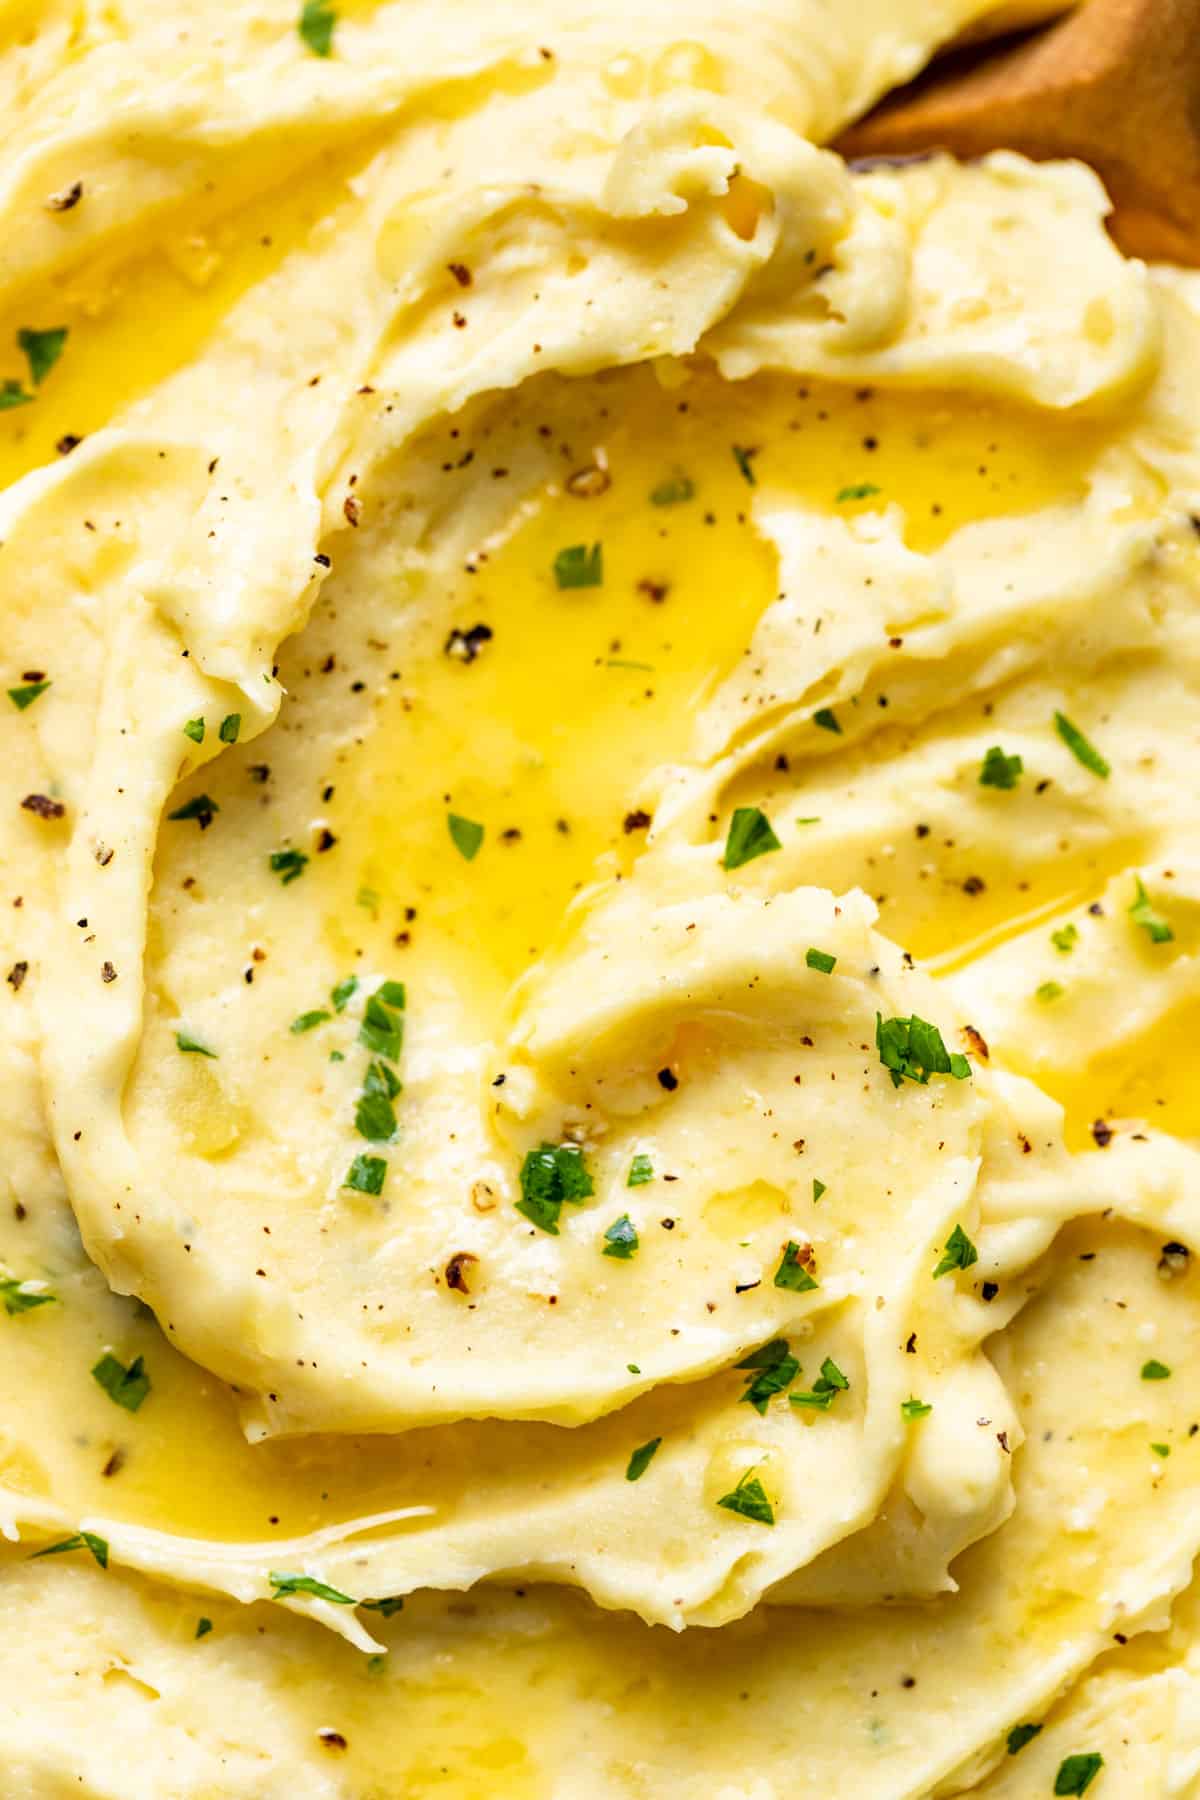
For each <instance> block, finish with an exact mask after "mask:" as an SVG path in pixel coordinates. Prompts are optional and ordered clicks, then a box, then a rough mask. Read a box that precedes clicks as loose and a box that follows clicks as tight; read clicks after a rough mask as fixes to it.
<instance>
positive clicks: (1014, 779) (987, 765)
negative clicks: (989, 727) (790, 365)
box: [979, 744, 1025, 789]
mask: <svg viewBox="0 0 1200 1800" xmlns="http://www.w3.org/2000/svg"><path fill="white" fill-rule="evenodd" d="M1024 769H1025V764H1024V763H1023V762H1022V761H1021V758H1020V757H1019V756H1005V754H1004V752H1003V750H1002V749H1001V748H1000V746H999V744H993V745H992V747H991V749H990V750H989V751H988V752H987V754H986V755H985V756H984V759H983V767H982V768H981V769H980V771H979V785H980V787H994V788H1006V789H1007V788H1015V787H1016V785H1017V783H1018V781H1019V780H1020V779H1021V776H1022V774H1023V772H1024Z"/></svg>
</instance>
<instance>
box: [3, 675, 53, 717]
mask: <svg viewBox="0 0 1200 1800" xmlns="http://www.w3.org/2000/svg"><path fill="white" fill-rule="evenodd" d="M49 686H50V683H49V682H48V681H31V682H29V683H28V684H27V685H26V686H25V687H15V688H9V690H8V697H9V699H10V700H11V701H12V703H13V705H14V706H15V707H16V709H17V711H18V712H24V711H25V709H26V707H28V706H32V705H33V703H34V701H35V700H39V699H40V698H41V696H42V695H43V694H44V693H45V691H46V689H47V688H48V687H49Z"/></svg>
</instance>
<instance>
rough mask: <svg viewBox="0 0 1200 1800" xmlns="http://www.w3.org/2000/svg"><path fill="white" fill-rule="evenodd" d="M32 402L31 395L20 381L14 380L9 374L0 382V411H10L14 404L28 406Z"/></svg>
mask: <svg viewBox="0 0 1200 1800" xmlns="http://www.w3.org/2000/svg"><path fill="white" fill-rule="evenodd" d="M32 403H33V395H32V394H27V393H26V392H25V389H24V388H23V387H22V386H21V384H20V382H19V381H14V380H13V378H12V376H11V375H10V376H9V377H8V379H7V380H5V381H2V382H0V412H10V411H11V410H12V408H13V407H14V406H30V405H32Z"/></svg>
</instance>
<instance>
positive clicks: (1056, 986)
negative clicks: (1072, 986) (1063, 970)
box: [1034, 981, 1067, 1006]
mask: <svg viewBox="0 0 1200 1800" xmlns="http://www.w3.org/2000/svg"><path fill="white" fill-rule="evenodd" d="M1066 991H1067V990H1066V988H1065V987H1063V985H1062V983H1061V982H1059V981H1043V982H1042V984H1041V986H1040V987H1039V988H1038V989H1037V990H1036V992H1035V994H1034V998H1035V999H1036V1000H1040V1001H1041V1002H1042V1004H1043V1006H1045V1005H1048V1004H1049V1002H1050V1001H1051V1000H1061V999H1062V997H1063V995H1064V994H1065V993H1066Z"/></svg>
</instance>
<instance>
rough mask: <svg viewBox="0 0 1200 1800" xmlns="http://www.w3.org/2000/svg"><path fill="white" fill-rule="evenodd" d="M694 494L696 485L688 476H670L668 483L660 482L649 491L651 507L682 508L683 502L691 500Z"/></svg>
mask: <svg viewBox="0 0 1200 1800" xmlns="http://www.w3.org/2000/svg"><path fill="white" fill-rule="evenodd" d="M695 492H696V484H695V482H694V481H692V479H691V477H690V476H688V475H672V476H671V478H670V479H669V480H668V481H660V482H659V484H658V486H657V487H656V488H653V489H651V493H650V504H651V506H682V504H683V502H684V501H685V500H691V499H692V498H693V496H694V495H695Z"/></svg>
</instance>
